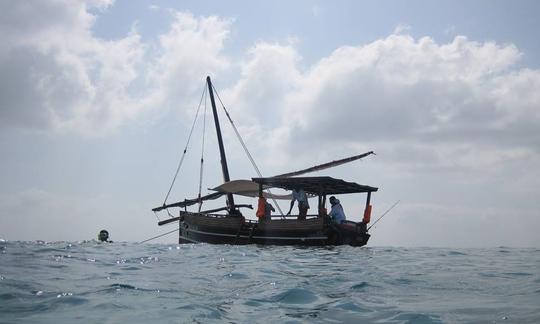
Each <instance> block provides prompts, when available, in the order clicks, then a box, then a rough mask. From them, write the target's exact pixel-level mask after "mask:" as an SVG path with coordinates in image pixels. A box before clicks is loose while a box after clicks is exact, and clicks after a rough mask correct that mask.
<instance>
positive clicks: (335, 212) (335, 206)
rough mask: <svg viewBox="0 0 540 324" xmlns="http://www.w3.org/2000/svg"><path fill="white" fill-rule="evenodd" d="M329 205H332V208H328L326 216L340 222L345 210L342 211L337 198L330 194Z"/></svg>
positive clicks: (343, 217) (337, 222) (342, 220)
mask: <svg viewBox="0 0 540 324" xmlns="http://www.w3.org/2000/svg"><path fill="white" fill-rule="evenodd" d="M330 205H332V209H331V210H330V213H328V216H330V218H331V219H332V220H333V221H334V223H336V224H341V223H343V222H344V221H345V219H346V217H345V212H344V211H343V207H342V206H341V203H340V202H339V199H337V198H336V197H334V196H332V197H330Z"/></svg>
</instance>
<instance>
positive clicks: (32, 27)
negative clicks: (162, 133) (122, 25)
mask: <svg viewBox="0 0 540 324" xmlns="http://www.w3.org/2000/svg"><path fill="white" fill-rule="evenodd" d="M110 4H111V2H109V1H91V2H84V1H79V2H64V1H41V2H39V4H32V5H29V4H26V3H23V2H3V3H2V5H0V6H2V8H0V9H2V10H1V13H0V15H1V16H0V20H1V21H2V23H1V26H0V27H1V28H0V36H1V38H2V40H3V42H2V44H0V75H1V77H0V96H1V97H2V98H3V99H2V103H1V105H0V123H1V124H2V127H3V128H4V127H5V128H26V129H33V130H36V129H37V130H42V131H49V130H54V131H63V132H75V133H82V134H86V135H92V136H95V135H102V134H107V133H108V132H110V131H112V130H114V129H116V128H118V127H119V126H121V125H123V124H125V123H126V121H129V120H134V119H135V118H137V117H139V116H141V115H142V114H143V113H145V112H147V111H153V110H159V109H163V108H170V107H171V106H173V105H174V104H176V105H179V104H180V105H181V104H182V103H185V99H184V98H186V97H188V96H187V95H188V94H189V95H191V94H192V93H191V91H194V86H193V84H194V83H193V79H194V78H195V77H196V78H197V79H200V76H201V75H205V74H206V73H216V74H217V73H218V72H219V71H223V70H224V69H226V68H227V66H228V62H227V60H226V59H225V58H224V57H223V56H221V55H220V53H219V52H220V50H221V48H222V47H223V42H224V41H225V39H226V37H227V34H228V27H229V25H230V21H229V20H222V19H219V18H217V17H200V18H195V17H194V16H193V15H191V14H189V13H180V12H174V11H173V12H172V13H171V15H172V20H173V23H172V24H171V29H170V30H169V31H167V32H166V33H165V34H163V35H161V36H160V37H159V46H158V47H157V49H156V50H155V52H151V51H149V46H148V45H147V44H144V43H142V42H141V37H140V35H139V34H138V32H137V27H136V25H134V26H133V27H132V29H131V31H130V32H129V34H128V35H126V36H125V37H123V38H120V39H115V40H104V39H100V38H98V37H96V36H95V35H93V33H92V28H93V25H94V23H95V20H96V15H95V14H94V13H91V10H96V9H97V10H98V11H99V10H101V11H102V10H107V7H108V6H109V5H110ZM197 91H199V89H197Z"/></svg>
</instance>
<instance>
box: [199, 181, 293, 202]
mask: <svg viewBox="0 0 540 324" xmlns="http://www.w3.org/2000/svg"><path fill="white" fill-rule="evenodd" d="M268 187H269V186H263V189H267V188H268ZM210 190H214V191H218V192H221V193H223V194H226V193H232V194H235V195H240V196H246V197H259V184H258V183H255V182H253V181H251V180H242V179H240V180H231V181H229V182H225V183H224V184H221V185H219V186H217V187H215V188H210ZM263 196H264V197H265V198H268V199H284V200H291V198H292V195H291V194H285V195H277V194H272V193H269V192H263Z"/></svg>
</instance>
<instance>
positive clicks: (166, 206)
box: [152, 192, 224, 212]
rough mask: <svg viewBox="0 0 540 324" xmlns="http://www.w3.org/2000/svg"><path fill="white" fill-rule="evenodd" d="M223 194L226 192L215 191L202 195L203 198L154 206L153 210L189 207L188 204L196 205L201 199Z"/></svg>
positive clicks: (209, 198) (211, 198) (217, 196)
mask: <svg viewBox="0 0 540 324" xmlns="http://www.w3.org/2000/svg"><path fill="white" fill-rule="evenodd" d="M223 195H224V193H222V192H214V193H211V194H209V195H206V196H202V197H201V198H193V199H185V200H184V201H179V202H176V203H173V204H168V205H166V204H163V206H159V207H156V208H153V209H152V211H153V212H158V211H160V210H163V209H167V208H171V207H188V206H191V205H195V204H197V203H199V202H201V201H205V200H214V199H217V198H219V197H221V196H223Z"/></svg>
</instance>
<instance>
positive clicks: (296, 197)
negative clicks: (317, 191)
mask: <svg viewBox="0 0 540 324" xmlns="http://www.w3.org/2000/svg"><path fill="white" fill-rule="evenodd" d="M295 201H298V219H306V215H307V210H308V209H309V203H308V198H307V195H306V192H305V191H304V189H302V188H300V187H296V188H294V189H293V191H292V200H291V208H290V209H289V212H288V213H287V216H289V215H290V214H291V210H292V209H293V207H294V202H295Z"/></svg>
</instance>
